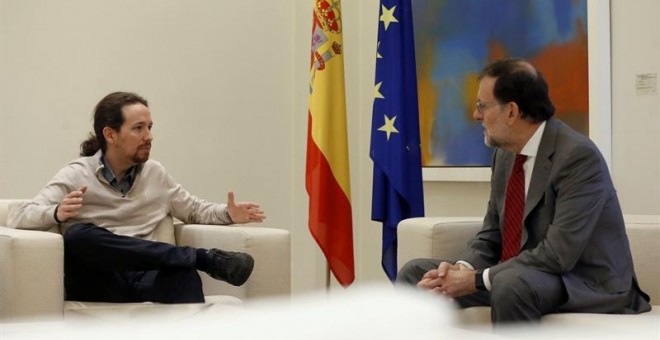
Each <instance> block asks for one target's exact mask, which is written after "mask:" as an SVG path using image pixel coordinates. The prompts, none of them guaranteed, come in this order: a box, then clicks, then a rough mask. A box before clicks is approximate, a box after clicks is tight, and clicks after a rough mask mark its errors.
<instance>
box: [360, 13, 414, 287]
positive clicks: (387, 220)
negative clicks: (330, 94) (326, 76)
mask: <svg viewBox="0 0 660 340" xmlns="http://www.w3.org/2000/svg"><path fill="white" fill-rule="evenodd" d="M377 46H378V47H377V53H376V81H375V85H374V86H375V88H374V104H373V116H372V128H371V150H370V156H371V159H372V160H373V162H374V174H373V195H372V208H371V219H372V220H374V221H379V222H382V223H383V253H382V266H383V270H384V271H385V274H386V275H387V277H388V278H389V279H390V280H391V281H394V280H395V279H396V274H397V230H396V228H397V225H398V223H399V222H400V221H401V220H403V219H406V218H409V217H420V216H424V193H423V185H422V184H423V183H422V159H421V149H420V133H419V111H418V102H417V74H416V66H415V43H414V33H413V22H412V6H411V2H410V0H381V2H380V16H379V22H378V45H377Z"/></svg>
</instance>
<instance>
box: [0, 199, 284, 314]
mask: <svg viewBox="0 0 660 340" xmlns="http://www.w3.org/2000/svg"><path fill="white" fill-rule="evenodd" d="M20 202H21V200H0V322H15V321H23V320H30V321H32V320H46V319H47V320H50V319H55V320H57V319H61V318H63V317H64V316H65V314H66V315H68V314H86V313H87V314H89V313H92V314H93V312H94V311H99V313H101V312H103V311H106V312H110V311H111V310H112V309H113V308H120V307H121V308H124V309H125V310H131V309H133V310H135V309H138V310H144V309H150V308H167V307H166V306H165V305H161V306H156V307H153V306H147V307H145V306H143V305H145V304H115V305H114V306H113V304H103V303H82V302H72V301H67V302H65V301H64V261H63V259H64V249H63V241H62V236H61V235H60V234H59V233H58V232H57V230H56V229H53V228H51V230H50V232H44V231H32V230H19V229H12V228H8V227H5V226H6V221H7V213H8V211H9V209H11V207H12V206H14V205H16V204H19V203H20ZM158 233H159V240H161V241H165V242H170V243H176V244H178V245H189V246H194V247H200V248H212V247H215V248H221V249H225V250H232V251H241V252H246V253H249V254H251V255H252V256H253V257H254V260H255V265H254V271H253V272H252V275H251V276H250V279H249V280H248V281H247V282H246V283H245V284H244V285H242V286H240V287H234V286H231V285H229V284H227V283H225V282H221V281H218V280H214V279H212V278H211V277H209V276H208V275H206V274H205V273H200V275H201V277H202V282H203V285H204V286H203V289H204V295H205V296H207V299H206V300H207V304H226V305H236V304H240V303H241V301H243V300H246V299H252V298H255V297H262V296H275V295H287V296H288V295H290V293H291V246H290V242H291V241H290V233H289V231H287V230H283V229H276V228H265V227H252V226H217V225H198V224H197V225H195V224H182V223H173V221H172V219H167V220H165V221H163V222H162V223H161V224H160V225H159V226H158ZM136 305H139V306H137V307H136ZM147 305H148V304H147ZM197 305H202V304H197ZM169 306H172V305H169ZM186 308H187V309H186ZM201 308H202V307H200V306H193V307H185V308H184V307H181V306H178V307H176V308H175V307H172V309H173V310H174V309H178V310H199V309H201ZM115 313H116V311H115Z"/></svg>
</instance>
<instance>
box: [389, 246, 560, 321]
mask: <svg viewBox="0 0 660 340" xmlns="http://www.w3.org/2000/svg"><path fill="white" fill-rule="evenodd" d="M440 262H441V260H434V259H415V260H412V261H409V262H408V263H406V264H405V265H404V266H403V268H401V270H400V271H399V274H398V276H397V284H401V285H412V286H415V285H417V283H418V282H419V281H420V280H421V279H422V276H424V274H425V273H426V272H427V271H429V270H431V269H436V268H438V265H440ZM566 299H567V293H566V288H565V287H564V283H563V281H562V280H561V278H560V277H559V276H557V275H552V274H548V273H544V272H541V271H538V270H532V269H528V268H511V269H506V270H503V271H501V272H500V273H498V274H497V276H495V277H493V278H492V281H491V290H490V291H480V292H478V293H475V294H471V295H466V296H461V297H458V298H456V299H454V300H455V301H456V303H457V304H458V305H459V307H461V308H467V307H474V306H490V307H491V321H492V322H493V323H494V324H507V323H511V322H517V321H538V320H539V319H540V318H541V316H543V315H545V314H549V313H553V312H557V311H558V308H559V306H560V305H562V304H563V303H565V302H566Z"/></svg>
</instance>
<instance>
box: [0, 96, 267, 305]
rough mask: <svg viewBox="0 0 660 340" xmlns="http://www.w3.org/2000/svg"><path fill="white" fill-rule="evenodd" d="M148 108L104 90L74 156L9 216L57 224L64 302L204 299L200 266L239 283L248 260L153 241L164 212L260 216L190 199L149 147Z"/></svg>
mask: <svg viewBox="0 0 660 340" xmlns="http://www.w3.org/2000/svg"><path fill="white" fill-rule="evenodd" d="M152 125H153V122H152V120H151V112H150V110H149V105H148V103H147V101H146V100H145V99H144V98H142V97H140V96H139V95H137V94H135V93H128V92H114V93H111V94H109V95H107V96H105V97H104V98H103V99H102V100H101V101H100V102H99V103H98V104H97V105H96V108H95V111H94V133H92V134H90V136H89V138H88V139H87V140H85V141H84V142H83V143H82V144H81V145H80V156H81V158H78V159H76V160H74V161H72V162H70V163H69V164H68V165H67V166H65V167H64V168H62V169H61V170H60V171H59V172H58V173H57V174H56V175H55V176H53V178H52V179H51V180H50V181H49V182H48V183H47V184H46V186H44V187H43V189H41V191H40V192H39V194H37V196H36V197H35V198H34V199H32V200H31V201H28V202H25V203H24V204H22V205H21V206H20V207H19V208H18V209H14V210H12V211H11V212H10V215H9V217H8V224H9V225H10V226H12V227H17V228H22V229H39V228H43V227H44V226H47V225H52V224H54V223H57V224H58V225H59V226H60V228H61V230H62V234H63V237H64V270H65V279H64V281H65V282H64V283H65V289H66V299H67V300H76V301H100V302H142V301H153V302H161V303H190V302H204V295H203V292H202V282H201V279H200V277H199V274H198V273H197V270H201V271H204V272H206V273H207V274H209V275H210V276H211V277H213V278H215V279H218V280H222V281H226V282H228V283H230V284H232V285H235V286H240V285H242V284H243V283H245V281H246V280H247V279H248V278H249V276H250V274H251V273H252V269H253V266H254V260H253V258H252V256H250V255H249V254H245V253H240V252H229V251H223V250H220V249H201V248H192V247H178V246H174V245H171V244H169V243H164V242H159V241H157V240H156V227H157V226H158V224H159V223H160V222H161V221H163V220H164V219H165V218H168V215H171V216H173V217H176V218H178V219H180V220H182V221H184V222H185V223H201V224H222V225H228V224H234V223H241V224H242V223H249V222H257V223H259V222H261V221H263V219H264V218H265V215H264V212H263V211H262V210H261V208H260V206H259V204H257V203H253V202H236V201H235V200H234V194H233V192H229V193H228V199H227V203H226V204H218V203H212V202H208V201H205V200H203V199H200V198H198V197H195V196H193V195H191V194H190V193H189V192H188V191H186V190H185V189H183V188H182V187H181V185H180V184H178V183H176V182H175V181H174V180H173V178H172V177H171V176H169V175H168V173H167V172H166V170H165V168H164V167H163V166H162V165H161V164H160V163H158V162H156V161H154V160H150V159H149V153H150V151H151V142H152V140H153V137H152V135H151V128H152Z"/></svg>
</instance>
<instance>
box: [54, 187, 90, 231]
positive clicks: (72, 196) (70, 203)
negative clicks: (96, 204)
mask: <svg viewBox="0 0 660 340" xmlns="http://www.w3.org/2000/svg"><path fill="white" fill-rule="evenodd" d="M86 191H87V186H85V185H83V186H82V187H80V189H78V190H75V191H71V192H70V193H68V194H66V196H64V198H62V201H61V202H60V204H59V205H58V206H57V214H56V215H55V216H56V217H57V221H58V222H66V221H67V220H68V219H70V218H72V217H76V216H78V210H80V208H81V207H82V206H83V198H82V196H83V194H84V193H85V192H86Z"/></svg>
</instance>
